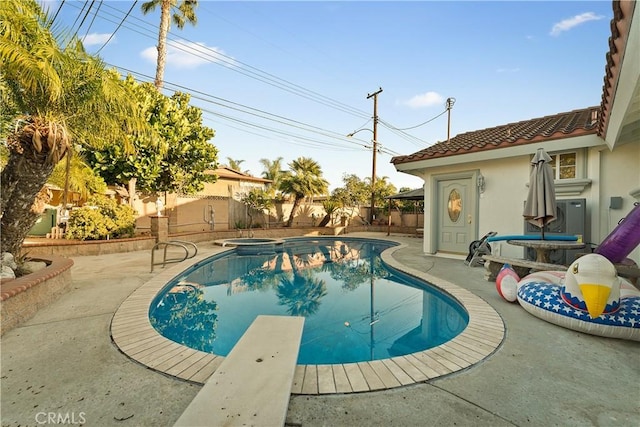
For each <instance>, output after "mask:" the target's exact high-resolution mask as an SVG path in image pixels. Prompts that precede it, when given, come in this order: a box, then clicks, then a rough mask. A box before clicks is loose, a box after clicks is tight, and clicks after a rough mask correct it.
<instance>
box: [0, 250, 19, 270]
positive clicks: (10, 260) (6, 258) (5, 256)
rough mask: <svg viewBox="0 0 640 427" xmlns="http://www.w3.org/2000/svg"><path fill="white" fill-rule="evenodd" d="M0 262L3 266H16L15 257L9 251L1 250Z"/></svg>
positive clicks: (13, 268)
mask: <svg viewBox="0 0 640 427" xmlns="http://www.w3.org/2000/svg"><path fill="white" fill-rule="evenodd" d="M0 264H1V265H2V266H3V267H4V266H7V267H9V268H10V269H12V270H15V269H16V268H18V264H16V261H15V258H14V257H13V254H11V253H9V252H3V253H2V256H0Z"/></svg>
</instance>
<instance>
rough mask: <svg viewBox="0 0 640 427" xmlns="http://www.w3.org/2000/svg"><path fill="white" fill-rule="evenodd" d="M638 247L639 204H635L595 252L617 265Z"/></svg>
mask: <svg viewBox="0 0 640 427" xmlns="http://www.w3.org/2000/svg"><path fill="white" fill-rule="evenodd" d="M638 245H640V203H638V202H636V203H635V206H634V208H633V209H632V210H631V212H629V215H627V216H626V217H624V218H623V219H622V220H621V221H620V223H619V224H618V226H617V227H616V228H615V229H614V230H613V231H612V232H611V234H609V235H608V236H607V237H606V238H605V239H604V240H603V241H602V243H601V244H600V246H598V247H597V248H596V250H595V252H596V253H597V254H600V255H602V256H604V257H605V258H607V259H608V260H609V261H611V262H613V263H619V262H622V260H624V259H625V257H626V256H627V255H629V254H630V253H631V251H633V250H634V249H635V248H636V246H638Z"/></svg>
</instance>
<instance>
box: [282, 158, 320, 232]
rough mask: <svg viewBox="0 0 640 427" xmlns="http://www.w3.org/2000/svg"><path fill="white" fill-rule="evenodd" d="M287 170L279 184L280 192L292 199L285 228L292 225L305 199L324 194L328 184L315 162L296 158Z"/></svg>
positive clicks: (309, 159)
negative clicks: (290, 196)
mask: <svg viewBox="0 0 640 427" xmlns="http://www.w3.org/2000/svg"><path fill="white" fill-rule="evenodd" d="M289 169H290V170H289V171H288V172H287V173H286V174H285V175H284V176H283V177H282V181H281V182H280V191H282V192H283V193H285V194H290V195H292V196H293V197H294V200H293V206H292V207H291V214H290V215H289V219H288V220H287V223H286V224H285V226H286V227H291V224H293V218H294V217H295V215H296V212H297V210H298V208H299V207H300V203H302V200H303V199H304V198H305V197H312V196H318V195H322V194H326V193H327V192H328V190H329V183H328V182H327V180H326V179H324V178H323V177H322V169H321V168H320V165H319V164H318V162H316V161H315V160H313V159H311V158H309V157H298V158H297V159H296V160H294V161H293V162H291V163H289Z"/></svg>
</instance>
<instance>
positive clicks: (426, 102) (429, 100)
mask: <svg viewBox="0 0 640 427" xmlns="http://www.w3.org/2000/svg"><path fill="white" fill-rule="evenodd" d="M443 102H444V97H443V96H442V95H440V94H439V93H437V92H426V93H423V94H420V95H416V96H414V97H413V98H411V99H409V100H408V101H405V102H403V104H405V105H408V106H409V107H411V108H422V107H430V106H432V105H438V104H442V103H443Z"/></svg>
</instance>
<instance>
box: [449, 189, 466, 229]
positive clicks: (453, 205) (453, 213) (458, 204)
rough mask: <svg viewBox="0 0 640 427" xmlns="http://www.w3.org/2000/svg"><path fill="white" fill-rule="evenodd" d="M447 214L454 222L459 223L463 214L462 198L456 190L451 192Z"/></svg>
mask: <svg viewBox="0 0 640 427" xmlns="http://www.w3.org/2000/svg"><path fill="white" fill-rule="evenodd" d="M447 212H448V213H449V218H450V219H451V221H452V222H458V219H459V218H460V212H462V197H460V193H458V190H456V189H453V190H451V192H450V193H449V200H448V202H447Z"/></svg>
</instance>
